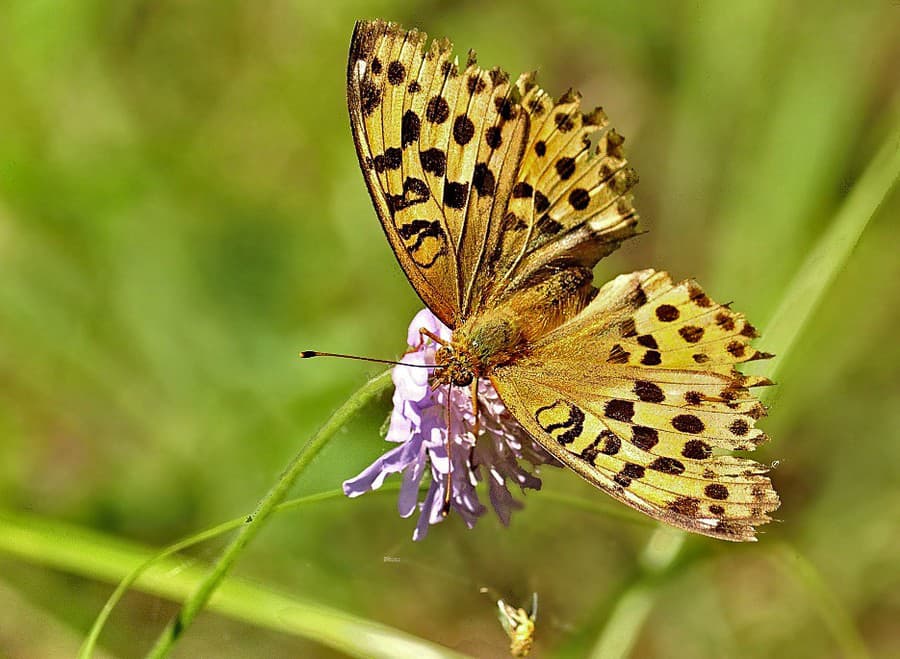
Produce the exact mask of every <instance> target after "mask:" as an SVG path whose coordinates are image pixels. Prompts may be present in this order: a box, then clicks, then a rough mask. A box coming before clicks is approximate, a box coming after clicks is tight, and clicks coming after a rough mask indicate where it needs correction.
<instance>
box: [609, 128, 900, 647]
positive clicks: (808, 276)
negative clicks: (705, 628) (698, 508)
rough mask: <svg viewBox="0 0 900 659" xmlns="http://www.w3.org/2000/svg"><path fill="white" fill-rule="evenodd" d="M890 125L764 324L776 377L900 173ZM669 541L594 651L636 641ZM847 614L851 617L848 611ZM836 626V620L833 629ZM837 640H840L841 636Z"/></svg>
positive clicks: (622, 601)
mask: <svg viewBox="0 0 900 659" xmlns="http://www.w3.org/2000/svg"><path fill="white" fill-rule="evenodd" d="M898 119H900V117H898ZM892 128H893V130H892V131H891V133H890V135H889V137H888V139H887V140H885V142H884V144H883V145H882V147H881V149H880V150H879V151H878V154H877V155H876V156H875V158H874V159H873V160H872V162H871V163H870V164H869V166H868V167H867V168H866V171H865V172H864V173H863V175H862V176H861V177H860V179H859V180H858V181H857V182H856V185H854V187H853V190H852V191H851V193H850V195H849V196H848V197H847V199H846V200H845V201H844V204H843V205H842V206H841V208H840V210H839V211H838V214H837V216H836V217H835V219H834V221H833V222H832V224H831V227H830V228H829V229H828V231H827V232H826V233H825V235H824V236H823V237H822V238H821V239H820V240H819V242H818V243H817V244H816V246H815V247H814V248H813V250H812V251H811V252H810V253H809V256H808V257H807V258H806V260H805V261H804V263H803V265H802V266H801V267H800V269H799V270H798V272H797V274H796V275H795V276H794V279H793V280H792V281H791V285H790V286H789V287H788V289H787V291H786V293H785V295H784V297H783V298H782V299H781V302H780V303H779V305H778V308H777V309H776V311H775V313H774V314H773V315H772V320H771V321H770V322H769V324H768V326H767V327H766V330H765V332H764V333H765V335H766V337H767V340H766V347H767V348H769V349H774V350H775V352H776V353H777V354H778V357H777V361H776V362H775V364H774V365H773V366H772V369H771V373H772V377H774V376H775V375H776V374H777V373H778V372H779V371H780V370H781V368H782V365H783V364H784V363H785V362H786V361H787V358H788V356H789V354H790V352H791V349H792V348H793V346H794V345H795V344H796V341H797V338H798V337H799V336H800V334H801V332H802V331H803V329H804V328H805V327H806V325H807V323H808V322H809V319H810V318H811V317H812V315H813V314H814V313H815V311H816V309H817V308H818V306H819V303H820V302H821V301H822V298H823V297H824V296H825V293H826V292H827V291H828V289H829V287H830V286H831V284H832V283H833V282H834V280H835V279H836V278H837V276H838V274H839V273H840V271H841V270H842V269H843V267H844V264H845V263H846V262H847V259H848V258H849V257H850V254H851V253H852V252H853V248H854V247H855V246H856V244H857V242H858V241H859V238H860V236H861V235H862V233H863V231H864V230H865V228H866V226H867V225H868V223H869V221H870V220H871V219H872V217H873V216H874V215H875V213H876V212H877V210H878V208H879V207H880V206H881V204H882V202H883V201H884V200H885V198H886V197H887V196H888V194H889V193H890V192H891V190H892V189H893V188H894V185H895V184H896V183H897V180H898V179H900V125H894V126H893V127H892ZM660 532H661V531H658V532H657V533H660ZM678 533H679V534H680V532H678ZM681 535H683V534H681ZM658 541H659V540H658V538H657V534H654V535H653V536H652V537H651V539H650V543H649V544H648V547H647V549H645V554H646V551H647V550H648V549H649V548H650V546H651V545H652V544H653V543H654V542H658ZM671 543H672V544H671V546H673V547H675V550H674V551H671V552H669V553H667V554H664V556H663V560H662V561H661V562H660V563H659V564H656V565H655V566H654V567H653V568H652V569H648V568H647V567H644V569H643V571H642V572H643V575H644V576H643V577H639V578H638V579H637V580H636V581H635V582H634V584H633V585H632V586H631V587H629V588H628V589H626V591H625V592H624V593H623V594H622V596H621V597H620V598H619V600H618V601H617V603H616V606H615V607H614V608H613V611H612V613H611V614H610V616H609V618H608V619H607V623H606V626H605V627H604V629H603V630H602V631H601V633H600V637H599V638H598V639H597V642H596V644H595V646H594V650H593V652H592V656H594V657H604V658H606V657H624V656H627V655H628V653H629V652H630V651H631V648H633V647H634V644H635V642H636V641H637V637H638V635H639V634H640V631H641V628H642V627H643V626H644V622H646V620H647V617H648V616H649V615H650V612H651V611H652V610H653V604H654V601H655V599H656V595H657V593H658V592H659V585H660V582H661V581H662V579H659V578H655V577H658V576H659V575H662V574H663V573H665V572H666V570H667V569H668V568H669V566H671V565H673V564H674V563H675V561H676V559H677V558H678V555H679V551H680V548H681V545H682V544H683V538H682V539H681V541H676V540H674V539H673V540H671ZM838 606H839V604H838ZM844 618H845V619H846V620H847V621H849V620H850V617H849V616H844ZM848 624H849V623H848ZM836 628H837V627H835V626H832V630H834V629H836ZM856 637H858V635H856ZM838 640H839V642H840V640H841V639H840V638H838ZM851 656H855V655H852V654H851Z"/></svg>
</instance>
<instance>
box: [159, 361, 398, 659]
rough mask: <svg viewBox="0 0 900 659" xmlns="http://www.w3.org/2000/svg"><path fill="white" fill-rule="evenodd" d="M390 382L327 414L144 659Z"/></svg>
mask: <svg viewBox="0 0 900 659" xmlns="http://www.w3.org/2000/svg"><path fill="white" fill-rule="evenodd" d="M390 383H391V372H390V370H388V371H385V372H384V373H382V374H381V375H378V376H376V377H374V378H372V379H371V380H369V381H368V382H367V383H366V384H364V385H363V386H362V387H360V388H359V389H358V390H357V391H356V393H354V394H353V395H352V396H350V398H348V399H347V401H346V402H345V403H344V404H343V405H341V407H339V408H338V409H337V411H336V412H335V413H334V414H332V415H331V418H330V419H328V421H326V422H325V425H323V426H322V427H321V428H320V429H319V431H318V432H317V433H316V434H315V435H313V436H312V438H311V439H310V440H309V441H308V442H307V443H306V444H305V445H304V446H303V448H301V449H300V451H299V452H298V453H297V454H296V455H295V456H294V458H293V459H292V460H291V462H290V463H289V464H288V466H287V467H286V468H285V470H284V473H282V475H281V477H280V478H279V479H278V480H277V481H276V482H275V484H274V485H273V486H272V487H271V489H270V490H269V491H268V492H267V493H266V495H265V496H264V497H263V498H262V499H261V500H260V502H259V504H258V505H257V507H256V512H254V513H253V514H252V515H250V516H249V517H248V518H247V522H246V524H244V525H243V527H242V528H241V530H240V531H239V532H238V534H237V536H235V538H234V540H232V541H231V543H230V544H229V545H228V546H227V547H226V548H225V551H223V552H222V555H221V556H220V557H219V559H218V560H217V561H216V562H215V563H214V564H213V566H212V569H211V570H210V571H209V572H208V573H207V575H206V577H205V578H204V579H203V581H201V583H200V585H199V586H198V587H197V589H196V590H195V591H194V592H193V593H192V594H191V595H190V597H188V598H187V599H186V600H185V602H184V605H183V606H182V608H181V610H180V611H179V612H178V614H177V615H176V616H175V618H174V619H172V621H171V622H170V623H169V624H168V625H167V626H166V628H165V629H164V630H163V632H162V634H160V636H159V638H157V640H156V643H155V644H154V646H153V648H151V650H150V652H149V653H148V655H147V656H148V657H153V658H154V659H158V658H160V657H165V656H166V655H167V654H168V653H169V652H170V651H171V650H172V648H173V647H174V645H175V643H176V642H177V641H178V639H179V638H180V637H181V636H182V635H183V634H184V632H185V631H186V630H187V628H188V627H190V625H191V623H192V622H193V621H194V618H196V617H197V614H198V613H200V611H201V610H203V607H204V606H206V603H207V602H208V601H209V598H210V597H212V594H213V593H214V592H215V591H216V589H217V588H218V587H219V585H220V584H221V583H222V580H223V579H224V578H225V575H226V574H228V571H229V570H230V569H231V567H232V566H233V565H234V563H235V561H236V560H237V559H238V557H239V556H240V555H241V553H242V552H243V551H244V549H245V548H246V546H247V545H248V544H249V543H250V542H251V541H252V540H253V538H255V537H256V535H257V534H258V533H259V532H260V530H261V529H262V527H263V525H264V524H265V522H266V520H268V518H269V516H270V515H271V514H272V513H273V512H274V510H275V508H276V506H278V504H279V503H281V501H282V500H283V499H284V497H285V496H287V493H288V492H289V491H290V489H291V487H292V486H293V485H294V483H295V482H296V480H297V477H298V476H300V474H301V473H303V471H304V470H305V469H306V467H307V466H309V464H310V462H312V460H313V458H315V457H316V455H318V453H319V451H321V450H322V448H324V446H325V445H326V444H327V443H328V442H329V440H330V439H331V438H332V436H333V435H334V434H335V433H336V432H337V431H338V430H339V429H340V428H341V427H343V426H344V424H346V423H347V422H348V421H349V420H350V419H351V418H352V417H353V416H354V415H355V414H356V413H357V412H359V410H360V409H362V408H363V406H365V405H366V403H368V402H369V401H370V400H372V399H373V398H375V397H376V396H378V395H379V394H380V393H381V392H382V391H384V390H385V389H386V388H387V387H388V386H389V385H390Z"/></svg>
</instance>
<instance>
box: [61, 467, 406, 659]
mask: <svg viewBox="0 0 900 659" xmlns="http://www.w3.org/2000/svg"><path fill="white" fill-rule="evenodd" d="M399 489H400V484H399V483H386V484H385V485H384V486H382V487H381V488H380V489H379V490H377V491H376V492H378V493H382V494H384V493H393V492H396V491H397V490H399ZM343 497H344V492H343V491H342V490H329V491H327V492H319V493H317V494H311V495H309V496H305V497H299V498H297V499H292V500H291V501H285V502H284V503H280V504H278V506H276V507H275V511H276V512H281V511H283V510H289V509H291V508H297V507H299V506H303V505H306V504H310V503H318V502H320V501H328V500H330V499H341V498H343ZM246 521H247V516H246V515H241V516H240V517H235V518H234V519H230V520H228V521H227V522H222V523H221V524H218V525H216V526H213V527H212V528H209V529H206V530H204V531H201V532H200V533H195V534H194V535H191V536H188V537H186V538H183V539H182V540H179V541H178V542H176V543H173V544H171V545H169V546H168V547H166V548H164V549H163V550H162V551H160V552H159V553H157V554H155V555H153V556H151V557H150V558H148V559H147V560H146V561H144V562H143V563H140V564H139V565H138V566H137V567H135V568H134V569H133V570H132V571H131V572H129V573H128V575H127V576H126V577H125V578H124V579H122V580H121V581H120V582H119V585H118V586H116V589H115V590H114V591H113V592H112V594H111V595H110V596H109V599H108V600H107V601H106V604H105V605H104V606H103V609H102V610H101V611H100V613H99V614H98V615H97V617H96V619H95V620H94V624H93V625H92V626H91V630H90V632H89V633H88V635H87V638H85V640H84V643H83V644H82V646H81V650H80V651H79V652H78V659H90V658H91V656H93V653H94V649H95V648H96V646H97V641H98V640H99V639H100V634H101V632H102V631H103V627H104V625H106V622H107V620H109V616H110V615H111V614H112V612H113V609H115V608H116V606H117V605H118V603H119V602H120V601H121V599H122V597H123V596H124V595H125V593H126V592H127V591H128V590H129V589H130V588H131V587H132V586H134V585H135V583H137V581H138V579H139V578H140V577H141V575H142V574H144V572H146V571H147V570H148V569H149V568H150V567H151V566H152V565H155V564H156V563H158V562H159V561H161V560H163V559H166V558H168V557H169V556H172V555H174V554H177V553H179V552H182V551H184V550H185V549H188V548H190V547H193V546H194V545H198V544H200V543H201V542H206V541H207V540H212V539H213V538H216V537H218V536H220V535H223V534H225V533H228V532H229V531H233V530H234V529H236V528H239V527H240V526H241V525H242V524H245V523H246Z"/></svg>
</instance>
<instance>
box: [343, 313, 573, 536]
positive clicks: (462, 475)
mask: <svg viewBox="0 0 900 659" xmlns="http://www.w3.org/2000/svg"><path fill="white" fill-rule="evenodd" d="M420 328H425V329H428V330H429V331H430V332H432V333H433V334H435V335H437V336H439V337H440V338H441V339H443V340H445V341H449V340H450V336H451V334H452V332H451V330H450V329H449V328H448V327H447V326H446V325H444V324H443V323H442V322H441V321H440V320H439V319H438V318H437V317H435V316H434V314H432V313H431V312H430V311H428V310H427V309H424V310H422V311H420V312H419V313H418V314H416V316H415V317H414V318H413V320H412V323H410V326H409V332H408V335H407V343H408V344H409V346H410V350H409V351H408V352H407V353H406V354H405V355H404V356H403V358H402V359H401V361H402V362H403V363H405V364H434V363H435V353H436V352H437V348H438V347H440V346H439V345H437V344H436V343H435V342H434V341H432V340H431V339H428V338H427V337H423V336H422V335H421V334H420V332H419V329H420ZM431 372H432V369H426V368H407V367H405V366H395V367H394V370H393V374H392V375H393V380H394V386H395V389H394V409H393V412H392V413H391V421H390V426H389V428H388V432H387V436H386V437H385V439H386V440H387V441H389V442H396V443H397V444H399V446H397V447H396V448H393V449H391V450H389V451H387V452H386V453H384V454H383V455H382V456H381V457H380V458H378V459H377V460H376V461H375V462H373V463H372V464H371V465H370V466H369V467H367V468H366V469H364V470H363V471H362V472H361V473H360V474H359V475H358V476H356V477H355V478H351V479H350V480H347V481H344V494H346V495H347V496H349V497H357V496H359V495H361V494H363V493H365V492H367V491H369V490H376V489H378V488H379V487H381V485H382V483H384V480H385V478H386V477H387V476H388V475H390V474H397V473H399V474H402V475H403V483H402V485H401V489H400V497H399V502H398V507H399V510H400V515H401V516H402V517H409V516H410V515H412V514H413V513H414V512H415V511H416V510H417V509H418V510H419V511H420V515H419V521H418V523H417V524H416V530H415V531H414V533H413V540H421V539H422V538H424V537H425V534H426V533H427V532H428V526H429V524H437V523H438V522H440V521H442V520H443V519H444V516H443V515H442V509H443V507H444V499H445V488H446V485H447V472H448V471H449V472H450V506H451V509H452V510H455V511H456V512H457V513H458V514H459V515H460V517H462V519H463V521H464V522H465V523H466V525H467V526H468V527H469V528H472V527H473V526H475V522H476V521H477V520H478V518H479V517H480V516H481V515H483V514H484V513H485V512H486V510H487V509H486V507H485V506H484V505H483V504H482V503H481V501H480V500H479V499H478V494H477V492H476V489H475V488H476V485H477V484H478V483H479V482H480V481H483V480H486V481H487V492H488V498H489V500H490V504H491V507H493V509H494V511H495V512H496V513H497V516H498V517H499V518H500V521H501V522H503V524H504V525H506V524H509V518H510V515H511V513H512V511H513V510H514V509H517V508H521V507H522V503H521V502H520V501H517V500H516V499H514V498H513V495H512V493H511V492H510V491H509V484H510V483H513V484H515V485H518V486H519V488H520V489H521V490H522V491H523V492H524V490H525V489H526V488H528V489H532V490H539V489H540V488H541V480H540V479H539V478H538V477H537V476H536V475H535V473H533V472H536V471H537V469H536V468H537V467H538V465H542V464H554V465H555V464H557V463H556V461H555V459H554V458H553V457H552V456H551V455H550V454H549V453H547V452H546V451H545V450H544V449H543V448H541V447H540V446H539V445H538V444H537V443H536V442H535V441H534V440H533V439H532V438H531V437H530V436H529V435H528V433H526V432H525V430H524V429H523V428H522V427H521V426H520V425H519V424H518V423H517V422H516V420H515V419H514V418H513V417H512V415H511V414H510V413H509V411H507V409H506V406H505V405H504V404H503V401H501V400H500V396H498V395H497V391H496V390H495V389H494V387H493V385H492V384H491V383H490V381H489V380H487V379H486V378H481V379H480V380H479V381H478V416H479V426H480V428H479V437H478V438H476V437H475V436H474V429H475V415H474V413H473V411H472V401H471V393H470V388H469V387H465V388H463V387H449V386H447V385H438V384H433V383H432V382H431V381H430V380H429V376H430V375H431ZM448 396H449V397H450V406H449V410H450V415H449V420H448V418H447V397H448ZM448 421H449V423H448ZM448 425H449V428H448ZM448 432H449V438H450V446H451V448H450V456H449V459H448V456H447V437H448ZM523 463H529V464H527V465H523ZM529 467H530V468H531V470H529ZM426 473H428V474H429V475H430V477H431V482H430V484H429V487H428V490H427V492H426V493H425V496H424V499H423V500H421V501H419V492H420V484H421V483H422V479H423V478H424V477H425V475H426Z"/></svg>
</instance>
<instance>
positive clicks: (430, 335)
mask: <svg viewBox="0 0 900 659" xmlns="http://www.w3.org/2000/svg"><path fill="white" fill-rule="evenodd" d="M423 336H427V337H428V338H429V339H431V340H432V341H434V342H435V343H437V344H438V345H442V346H448V345H450V344H449V343H447V342H446V341H444V339H442V338H441V337H439V336H438V335H437V334H435V333H434V332H432V331H430V330H428V329H426V328H425V327H420V328H419V338H420V339H421V338H422V337H423Z"/></svg>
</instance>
